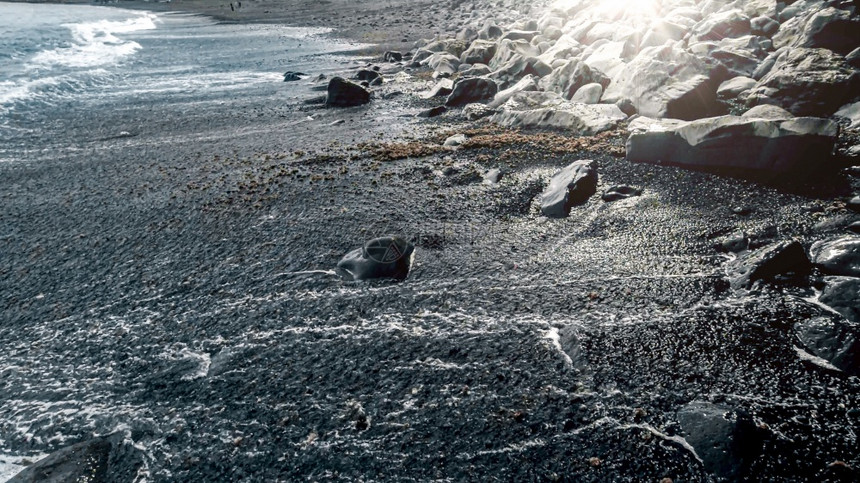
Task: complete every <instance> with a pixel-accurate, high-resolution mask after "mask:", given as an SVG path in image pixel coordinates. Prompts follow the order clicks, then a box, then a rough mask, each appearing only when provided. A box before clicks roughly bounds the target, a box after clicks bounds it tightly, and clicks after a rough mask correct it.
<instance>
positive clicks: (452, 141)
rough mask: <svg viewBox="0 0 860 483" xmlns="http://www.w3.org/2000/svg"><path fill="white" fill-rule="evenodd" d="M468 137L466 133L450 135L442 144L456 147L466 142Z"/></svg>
mask: <svg viewBox="0 0 860 483" xmlns="http://www.w3.org/2000/svg"><path fill="white" fill-rule="evenodd" d="M467 139H468V138H466V135H465V134H454V135H453V136H448V138H447V139H445V142H444V143H443V144H442V145H443V146H445V147H448V148H456V147H459V146H460V145H461V144H463V143H465V142H466V140H467Z"/></svg>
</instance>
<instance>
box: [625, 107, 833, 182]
mask: <svg viewBox="0 0 860 483" xmlns="http://www.w3.org/2000/svg"><path fill="white" fill-rule="evenodd" d="M630 131H631V135H630V137H629V138H628V140H627V159H629V160H631V161H642V162H648V163H668V164H676V165H682V166H696V167H711V168H735V169H743V170H755V171H770V172H789V171H811V170H813V169H821V168H822V164H821V163H823V162H826V160H828V159H830V158H831V156H832V153H833V147H834V145H835V142H836V138H837V136H838V134H839V126H838V125H837V124H836V123H835V122H833V121H831V120H828V119H820V118H811V117H805V118H793V119H787V120H770V119H761V118H752V119H750V118H746V117H743V116H740V117H739V116H721V117H715V118H707V119H700V120H697V121H691V122H687V123H685V122H678V121H672V120H664V121H659V120H655V119H648V118H639V119H636V120H635V121H633V122H632V123H631V124H630ZM825 167H826V166H825Z"/></svg>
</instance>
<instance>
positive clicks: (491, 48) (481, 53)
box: [460, 40, 497, 64]
mask: <svg viewBox="0 0 860 483" xmlns="http://www.w3.org/2000/svg"><path fill="white" fill-rule="evenodd" d="M496 45H497V44H496V42H493V41H489V40H475V41H474V42H472V45H470V46H469V48H468V49H466V51H465V52H463V53H462V54H461V55H460V62H462V63H464V64H486V63H488V62H489V61H490V59H492V58H493V56H494V55H496Z"/></svg>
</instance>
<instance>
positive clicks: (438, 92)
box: [423, 79, 454, 99]
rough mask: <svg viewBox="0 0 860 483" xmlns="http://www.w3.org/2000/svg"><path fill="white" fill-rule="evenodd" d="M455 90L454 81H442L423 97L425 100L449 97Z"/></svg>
mask: <svg viewBox="0 0 860 483" xmlns="http://www.w3.org/2000/svg"><path fill="white" fill-rule="evenodd" d="M453 90H454V81H452V80H451V79H440V80H439V82H437V83H436V85H435V86H433V89H431V90H430V92H428V93H427V94H425V95H424V96H423V97H424V98H425V99H431V98H433V97H443V96H447V95H448V94H450V93H451V91H453Z"/></svg>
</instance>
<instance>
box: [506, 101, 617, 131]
mask: <svg viewBox="0 0 860 483" xmlns="http://www.w3.org/2000/svg"><path fill="white" fill-rule="evenodd" d="M625 119H627V115H626V114H624V113H623V112H621V109H619V108H618V106H616V105H614V104H591V105H589V104H581V103H576V102H570V101H566V100H565V99H563V98H561V97H559V96H558V95H557V94H556V95H548V94H547V93H543V92H522V93H519V94H515V95H514V96H512V97H511V99H510V100H508V102H506V103H505V104H504V105H503V106H502V110H501V111H500V112H498V113H496V114H495V115H494V116H493V117H492V118H491V119H490V120H491V121H493V122H495V123H496V124H498V125H500V126H505V127H511V128H544V129H562V130H566V131H572V132H575V133H577V134H582V135H586V136H591V135H594V134H597V133H599V132H603V131H607V130H610V129H612V128H614V127H615V126H617V125H618V123H619V122H621V121H623V120H625Z"/></svg>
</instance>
